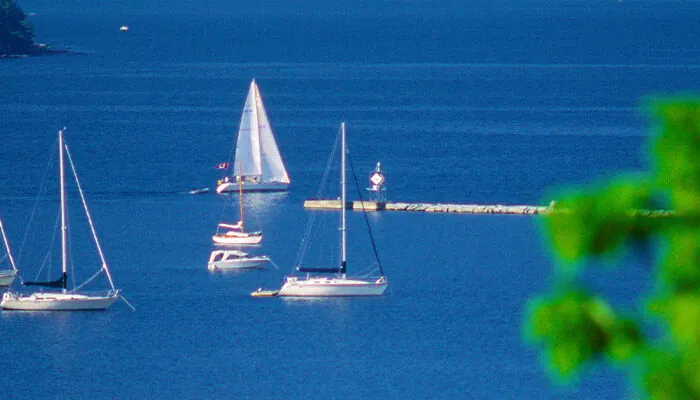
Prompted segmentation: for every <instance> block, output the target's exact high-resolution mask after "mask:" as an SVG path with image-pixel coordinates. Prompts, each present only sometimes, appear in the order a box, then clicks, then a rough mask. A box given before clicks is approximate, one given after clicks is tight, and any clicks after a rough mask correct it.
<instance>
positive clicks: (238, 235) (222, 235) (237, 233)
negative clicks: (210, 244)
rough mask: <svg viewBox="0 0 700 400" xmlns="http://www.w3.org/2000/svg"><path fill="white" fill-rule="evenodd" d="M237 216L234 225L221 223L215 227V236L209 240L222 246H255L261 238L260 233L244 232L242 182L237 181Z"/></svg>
mask: <svg viewBox="0 0 700 400" xmlns="http://www.w3.org/2000/svg"><path fill="white" fill-rule="evenodd" d="M238 215H239V217H240V219H239V220H238V222H237V223H235V224H227V223H225V222H221V223H219V224H218V225H217V227H216V234H215V235H214V236H212V238H211V240H213V241H214V243H216V244H224V245H255V244H260V242H261V241H262V238H263V234H262V231H254V232H246V231H245V225H244V222H243V221H244V217H243V215H244V214H243V182H242V180H238Z"/></svg>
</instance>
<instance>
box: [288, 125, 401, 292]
mask: <svg viewBox="0 0 700 400" xmlns="http://www.w3.org/2000/svg"><path fill="white" fill-rule="evenodd" d="M340 131H341V132H340V134H341V156H340V159H341V168H340V183H341V184H340V186H341V204H347V202H346V194H345V186H346V182H345V156H346V146H345V123H342V124H341V125H340ZM340 232H341V234H340V256H341V258H340V266H339V267H334V268H304V267H301V266H298V267H297V271H298V272H306V276H287V277H286V278H285V282H284V284H283V285H282V287H281V288H280V290H279V293H277V295H278V296H287V297H340V296H380V295H382V294H383V293H384V291H385V290H386V288H387V286H389V281H388V279H387V278H386V276H384V273H383V271H382V267H381V264H378V266H379V272H380V276H375V277H348V276H347V274H346V261H347V252H346V247H347V245H346V241H347V229H346V207H341V226H340ZM375 255H376V253H375ZM377 261H378V259H377ZM312 274H313V275H312Z"/></svg>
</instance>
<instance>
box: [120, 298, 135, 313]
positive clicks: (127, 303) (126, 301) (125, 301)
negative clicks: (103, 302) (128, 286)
mask: <svg viewBox="0 0 700 400" xmlns="http://www.w3.org/2000/svg"><path fill="white" fill-rule="evenodd" d="M119 298H120V299H122V300H124V303H126V305H127V306H129V308H131V311H133V312H136V308H135V307H134V306H132V305H131V303H129V300H127V299H126V297H124V296H123V295H120V296H119Z"/></svg>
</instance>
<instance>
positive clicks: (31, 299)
mask: <svg viewBox="0 0 700 400" xmlns="http://www.w3.org/2000/svg"><path fill="white" fill-rule="evenodd" d="M117 299H119V293H118V292H112V293H110V294H107V295H103V296H98V295H86V294H75V293H42V292H37V293H32V294H30V295H20V294H17V293H11V292H7V293H5V294H3V296H2V302H0V306H1V307H2V309H4V310H22V311H76V310H106V309H107V308H109V307H110V306H111V305H112V304H114V302H115V301H117Z"/></svg>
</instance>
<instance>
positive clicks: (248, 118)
mask: <svg viewBox="0 0 700 400" xmlns="http://www.w3.org/2000/svg"><path fill="white" fill-rule="evenodd" d="M232 165H233V174H232V176H231V177H232V178H235V179H242V180H243V181H244V183H243V191H279V190H287V186H288V185H289V183H290V180H289V175H288V174H287V169H286V168H285V166H284V161H283V160H282V156H281V155H280V151H279V148H278V147H277V141H276V140H275V135H274V133H273V132H272V127H271V126H270V120H269V119H268V117H267V112H266V111H265V106H264V105H263V101H262V97H261V96H260V90H259V89H258V85H257V84H256V83H255V79H253V81H252V82H251V83H250V88H249V89H248V96H247V97H246V101H245V105H244V106H243V115H242V116H241V123H240V126H239V128H238V137H237V139H236V151H235V155H234V162H233V163H232ZM236 189H237V187H236V184H235V182H232V181H231V180H229V178H228V177H227V178H226V179H225V180H224V181H222V182H219V185H218V187H217V189H216V191H217V193H224V192H233V191H235V190H236Z"/></svg>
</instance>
